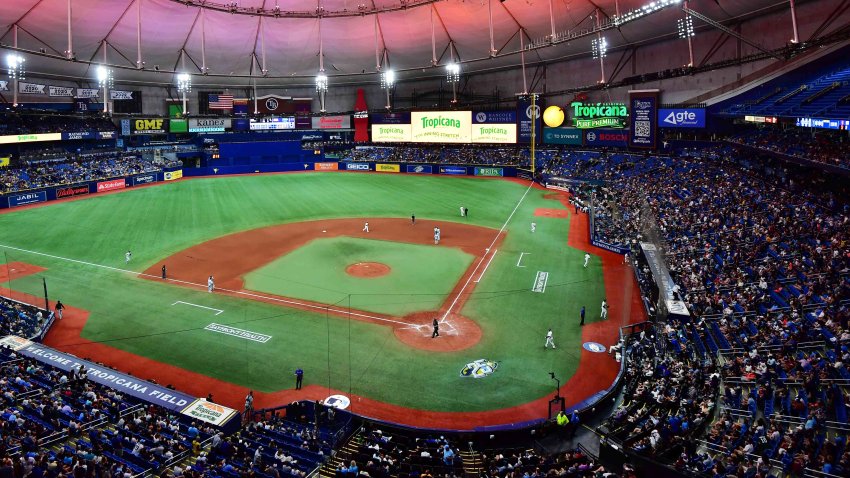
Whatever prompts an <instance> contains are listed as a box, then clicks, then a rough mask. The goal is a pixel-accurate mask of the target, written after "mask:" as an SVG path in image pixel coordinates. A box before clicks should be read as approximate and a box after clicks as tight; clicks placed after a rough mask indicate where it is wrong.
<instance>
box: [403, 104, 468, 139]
mask: <svg viewBox="0 0 850 478" xmlns="http://www.w3.org/2000/svg"><path fill="white" fill-rule="evenodd" d="M410 140H411V141H412V142H414V143H470V142H471V141H472V111H413V112H411V113H410Z"/></svg>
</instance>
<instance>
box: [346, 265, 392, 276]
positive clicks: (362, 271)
mask: <svg viewBox="0 0 850 478" xmlns="http://www.w3.org/2000/svg"><path fill="white" fill-rule="evenodd" d="M390 270H391V269H390V266H388V265H386V264H381V263H380V262H358V263H357V264H351V265H350V266H348V267H346V268H345V273H346V274H348V275H350V276H353V277H361V278H364V279H374V278H375V277H381V276H385V275H387V274H389V273H390Z"/></svg>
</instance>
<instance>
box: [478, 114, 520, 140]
mask: <svg viewBox="0 0 850 478" xmlns="http://www.w3.org/2000/svg"><path fill="white" fill-rule="evenodd" d="M516 138H517V127H516V111H478V112H473V113H472V142H473V143H500V144H514V143H516Z"/></svg>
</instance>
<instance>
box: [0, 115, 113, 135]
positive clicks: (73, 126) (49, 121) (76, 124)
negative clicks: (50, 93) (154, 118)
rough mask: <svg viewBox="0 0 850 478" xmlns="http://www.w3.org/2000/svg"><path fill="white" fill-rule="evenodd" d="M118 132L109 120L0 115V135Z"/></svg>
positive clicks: (72, 116) (86, 117)
mask: <svg viewBox="0 0 850 478" xmlns="http://www.w3.org/2000/svg"><path fill="white" fill-rule="evenodd" d="M83 131H116V128H115V125H114V124H113V123H112V121H111V120H110V119H108V118H103V117H100V116H81V115H59V114H48V113H14V112H6V113H0V135H11V134H41V133H78V132H83Z"/></svg>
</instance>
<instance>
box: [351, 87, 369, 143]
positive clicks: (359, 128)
mask: <svg viewBox="0 0 850 478" xmlns="http://www.w3.org/2000/svg"><path fill="white" fill-rule="evenodd" d="M367 141H369V107H368V106H366V94H365V93H364V92H363V88H357V98H356V99H355V100H354V142H355V143H365V142H367Z"/></svg>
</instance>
